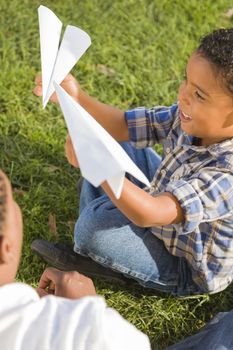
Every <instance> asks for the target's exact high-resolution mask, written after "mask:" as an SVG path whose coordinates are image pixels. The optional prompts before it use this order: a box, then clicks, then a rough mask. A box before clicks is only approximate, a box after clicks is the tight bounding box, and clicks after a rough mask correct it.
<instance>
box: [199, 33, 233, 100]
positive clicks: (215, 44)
mask: <svg viewBox="0 0 233 350" xmlns="http://www.w3.org/2000/svg"><path fill="white" fill-rule="evenodd" d="M197 53H200V54H201V55H203V56H204V57H205V58H206V59H207V60H208V61H210V62H211V63H212V64H213V65H214V66H215V67H216V68H217V70H218V72H219V73H220V74H221V76H222V78H223V81H224V83H225V85H226V87H227V88H228V90H229V91H230V93H231V94H233V28H228V29H217V30H214V31H213V32H212V33H210V34H208V35H206V36H204V37H203V38H202V39H201V41H200V45H199V47H198V48H197Z"/></svg>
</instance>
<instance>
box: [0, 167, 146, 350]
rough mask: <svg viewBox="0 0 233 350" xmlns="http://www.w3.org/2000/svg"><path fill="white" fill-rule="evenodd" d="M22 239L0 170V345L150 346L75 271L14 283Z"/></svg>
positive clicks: (6, 349)
mask: <svg viewBox="0 0 233 350" xmlns="http://www.w3.org/2000/svg"><path fill="white" fill-rule="evenodd" d="M22 237H23V233H22V218H21V212H20V209H19V207H18V205H17V204H16V202H15V201H14V199H13V197H12V190H11V186H10V183H9V180H8V179H7V177H6V176H5V175H4V174H3V173H2V172H1V171H0V348H1V349H3V350H16V349H17V350H33V349H41V350H42V349H43V350H53V349H54V350H55V349H56V350H72V349H73V350H77V349H79V350H89V349H90V350H91V349H93V350H98V349H99V350H105V349H106V350H109V349H110V350H111V349H112V350H116V349H117V350H118V349H127V350H128V349H132V350H133V349H138V350H149V349H150V344H149V340H148V338H147V336H146V335H144V334H143V333H141V332H140V331H138V330H137V329H136V328H135V327H134V326H132V325H131V324H129V323H128V322H127V321H126V320H124V319H123V318H122V317H121V316H120V315H119V314H118V313H117V312H116V311H115V310H113V309H110V308H108V307H107V306H106V303H105V301H104V300H103V298H101V297H98V296H96V292H95V287H94V285H93V283H92V281H91V279H89V278H87V277H85V276H83V275H81V274H79V273H78V272H76V271H72V272H62V271H59V270H57V269H55V268H47V269H46V270H45V271H44V273H43V274H42V276H41V279H40V282H39V288H38V290H37V291H36V290H34V289H33V288H32V287H30V286H29V285H26V284H23V283H14V279H15V276H16V273H17V269H18V265H19V261H20V255H21V245H22ZM47 288H49V289H47ZM38 294H39V295H40V296H43V298H40V297H39V295H38ZM49 294H53V295H49Z"/></svg>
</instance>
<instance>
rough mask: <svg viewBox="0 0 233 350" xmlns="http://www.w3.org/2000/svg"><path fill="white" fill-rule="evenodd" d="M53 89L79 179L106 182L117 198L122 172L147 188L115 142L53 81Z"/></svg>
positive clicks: (134, 167) (132, 163)
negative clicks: (81, 177)
mask: <svg viewBox="0 0 233 350" xmlns="http://www.w3.org/2000/svg"><path fill="white" fill-rule="evenodd" d="M54 86H55V90H56V93H57V97H58V100H59V103H60V106H61V109H62V112H63V115H64V118H65V121H66V125H67V128H68V131H69V134H70V137H71V140H72V143H73V147H74V151H75V154H76V157H77V159H78V162H79V166H80V170H81V173H82V176H83V177H84V178H85V179H86V180H88V181H89V182H90V183H91V184H92V185H93V186H95V187H98V186H99V185H100V184H101V183H103V182H104V181H107V182H108V184H109V186H110V187H111V189H112V191H113V193H114V195H115V196H116V198H120V195H121V191H122V187H123V182H124V178H125V173H126V172H127V173H130V174H131V175H133V176H134V177H135V178H137V179H138V180H139V181H141V182H142V183H144V184H145V185H146V186H148V187H150V183H149V181H148V179H147V178H146V176H145V175H144V174H143V173H142V171H141V170H140V169H139V168H138V167H137V166H136V165H135V164H134V162H133V161H132V160H131V158H130V157H129V156H128V155H127V153H126V152H125V151H124V150H123V148H122V147H121V146H120V145H119V144H118V143H117V141H116V140H115V139H114V138H113V137H112V136H111V135H110V134H109V133H108V132H107V131H106V130H105V129H104V128H103V127H102V126H101V125H100V124H99V123H98V122H97V121H96V120H95V119H94V118H93V117H92V116H91V115H90V114H89V113H88V112H87V111H86V110H85V109H84V108H83V107H82V106H80V105H79V104H78V103H77V102H76V101H75V100H74V99H73V98H72V97H71V96H70V95H68V94H67V93H66V92H65V90H64V89H63V88H62V87H61V86H60V85H58V84H57V83H55V82H54Z"/></svg>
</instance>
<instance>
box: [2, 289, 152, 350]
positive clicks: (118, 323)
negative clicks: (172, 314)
mask: <svg viewBox="0 0 233 350" xmlns="http://www.w3.org/2000/svg"><path fill="white" fill-rule="evenodd" d="M21 309H22V310H21V313H20V310H19V308H16V310H15V312H14V315H13V316H14V317H11V318H10V316H9V315H8V316H7V317H8V319H6V317H5V319H4V323H5V324H6V325H7V327H8V334H9V337H10V334H11V338H10V339H13V340H12V341H13V342H15V344H16V343H17V346H18V348H20V349H22V350H28V349H37V348H38V344H40V349H43V350H55V349H56V350H64V349H69V350H77V349H78V350H119V349H122V350H123V349H125V350H126V349H127V350H150V349H151V348H150V343H149V339H148V337H147V336H146V335H145V334H143V333H142V332H140V331H139V330H138V329H137V328H136V327H134V326H133V325H132V324H130V323H129V322H128V321H126V320H125V319H124V318H123V317H122V316H121V315H120V314H119V313H118V312H117V311H115V310H113V309H111V308H108V307H107V305H106V303H105V300H104V299H103V298H101V297H99V296H95V297H84V298H81V299H78V300H69V299H64V298H59V297H55V296H46V297H44V298H41V299H39V300H36V301H34V302H30V303H27V305H25V306H24V307H22V308H21ZM10 321H11V323H12V327H10V326H11V325H10ZM13 327H14V333H13ZM12 334H13V337H12ZM0 338H1V340H2V339H4V340H6V343H7V340H8V342H9V338H8V339H7V337H6V333H1V331H0ZM11 345H12V344H11V343H10V346H8V347H4V349H6V350H7V349H9V350H10V349H12V348H13V346H11Z"/></svg>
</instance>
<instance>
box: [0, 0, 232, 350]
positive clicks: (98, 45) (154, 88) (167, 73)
mask: <svg viewBox="0 0 233 350" xmlns="http://www.w3.org/2000/svg"><path fill="white" fill-rule="evenodd" d="M41 3H42V4H43V5H46V6H48V7H50V8H51V9H52V10H53V11H54V12H55V13H56V14H57V15H58V16H59V17H60V18H61V19H62V21H63V23H64V24H65V25H67V24H73V25H77V26H79V27H81V28H83V29H84V30H86V31H87V32H88V33H89V34H90V36H91V38H92V46H91V48H90V49H89V50H88V52H87V53H86V54H85V56H84V57H83V58H82V59H81V61H80V62H79V63H78V65H77V66H76V67H75V68H74V70H73V74H74V75H75V76H76V77H77V78H78V80H79V81H80V83H81V84H82V86H83V87H84V88H85V89H86V90H87V91H88V92H89V93H90V94H91V95H93V96H95V97H97V98H98V99H100V100H102V101H104V102H107V103H109V104H113V105H116V106H119V107H121V108H123V109H127V108H131V107H133V106H138V105H146V106H151V105H156V104H170V103H173V102H174V101H175V100H176V95H177V91H178V87H179V84H180V82H181V80H182V78H183V71H184V68H185V63H186V60H187V57H188V55H189V54H190V53H191V51H192V50H193V49H194V48H195V46H196V45H197V43H198V40H199V38H200V36H202V35H203V34H205V33H207V32H209V31H211V30H212V29H214V28H217V27H222V26H224V27H229V26H232V25H233V22H232V19H229V18H227V17H226V16H224V14H225V13H226V12H227V10H228V9H229V8H230V7H232V1H230V0H221V1H212V0H207V1H200V0H189V1H187V0H186V1H185V0H173V1H168V0H160V1H155V0H154V1H153V0H150V1H149V0H128V1H123V0H121V1H120V0H118V1H112V0H83V1H75V0H66V1H64V0H56V1H52V0H50V1H38V0H33V1H31V0H11V1H6V0H0V69H1V73H0V130H1V137H0V150H1V151H0V167H1V168H2V169H3V170H4V171H5V172H6V173H7V175H8V176H9V177H10V179H11V181H12V184H13V188H14V191H15V197H16V199H17V201H18V202H19V204H20V206H21V208H22V211H23V215H24V227H25V230H24V233H25V236H24V237H25V238H24V246H23V258H22V262H21V265H20V270H19V274H18V276H17V278H18V280H20V281H25V282H27V283H30V284H32V285H35V284H36V283H37V281H38V279H39V277H40V275H41V272H42V271H43V269H44V264H43V263H42V262H41V261H40V260H39V259H38V258H37V257H34V256H32V254H31V252H30V242H31V241H32V240H33V239H35V238H38V237H40V238H46V239H49V240H59V241H69V242H71V241H72V236H73V234H72V231H73V226H74V222H75V220H76V219H77V216H78V196H77V195H76V182H77V179H78V177H79V172H78V171H77V170H75V169H72V168H71V166H70V165H69V164H68V163H67V161H66V159H65V157H64V155H63V148H64V140H65V135H66V129H65V126H64V122H63V118H62V116H61V112H60V110H59V108H58V107H57V106H54V105H51V104H50V105H49V106H48V107H47V108H46V110H42V107H41V101H40V99H38V98H36V97H35V96H33V94H32V89H33V86H34V78H35V76H36V74H37V73H38V72H39V71H40V57H39V37H38V20H37V7H38V6H39V5H40V4H41ZM101 65H104V66H105V67H107V68H109V69H111V70H112V71H110V73H109V71H108V70H106V69H105V71H104V72H103V69H102V66H101ZM51 215H55V216H56V224H57V232H54V231H53V230H51V229H50V227H49V224H48V221H49V216H51ZM96 286H97V290H98V292H99V293H100V294H102V295H104V296H105V298H106V300H107V302H108V304H109V305H110V306H112V307H114V308H116V309H117V310H118V311H119V312H120V313H121V314H122V315H123V316H124V317H126V318H127V319H128V320H129V321H130V322H132V323H133V324H135V325H136V326H137V327H138V328H139V329H141V330H142V331H144V332H145V333H146V334H148V336H149V337H150V340H151V342H152V343H154V344H155V345H154V348H155V349H164V348H165V347H166V346H168V345H169V344H172V343H174V342H176V341H178V340H180V339H182V338H184V337H186V336H188V335H190V334H193V333H194V332H195V331H197V330H198V329H199V328H200V327H201V326H203V325H204V324H205V323H206V322H207V321H208V320H209V319H210V317H212V316H213V315H215V314H216V313H217V312H219V311H225V310H230V309H231V308H232V306H233V287H232V286H230V287H229V288H228V289H227V290H226V291H224V292H222V293H220V294H217V295H214V296H200V297H195V298H189V299H176V298H173V297H172V296H167V295H162V294H161V295H159V294H157V295H151V293H149V292H146V291H145V290H143V289H141V288H140V287H135V286H134V285H132V286H129V287H128V288H127V290H126V289H122V288H120V287H117V286H110V285H108V284H107V283H103V282H101V281H96Z"/></svg>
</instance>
